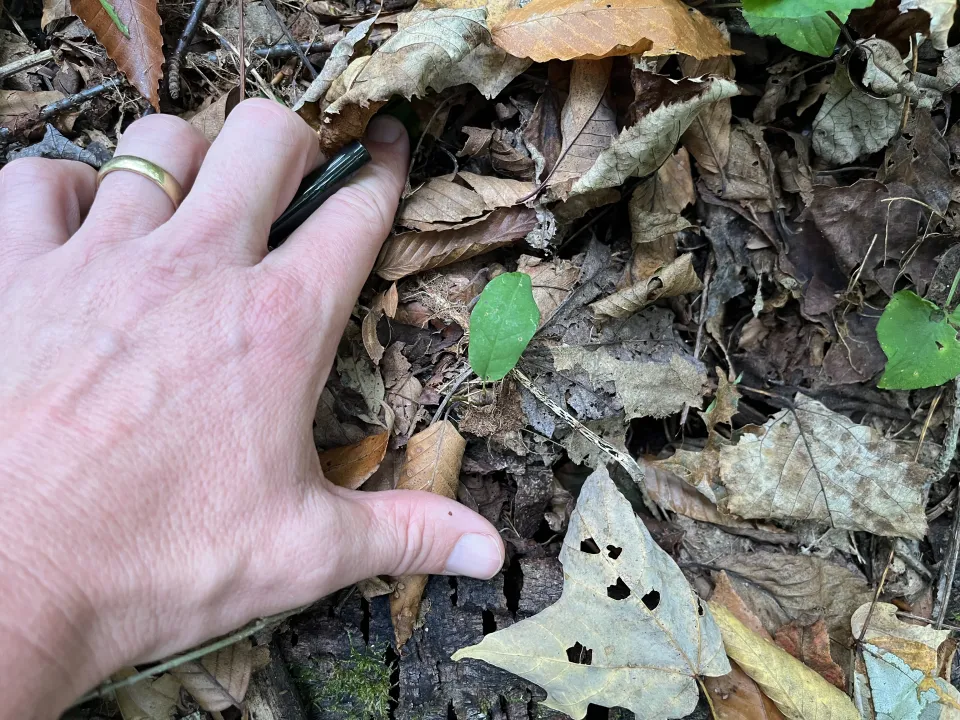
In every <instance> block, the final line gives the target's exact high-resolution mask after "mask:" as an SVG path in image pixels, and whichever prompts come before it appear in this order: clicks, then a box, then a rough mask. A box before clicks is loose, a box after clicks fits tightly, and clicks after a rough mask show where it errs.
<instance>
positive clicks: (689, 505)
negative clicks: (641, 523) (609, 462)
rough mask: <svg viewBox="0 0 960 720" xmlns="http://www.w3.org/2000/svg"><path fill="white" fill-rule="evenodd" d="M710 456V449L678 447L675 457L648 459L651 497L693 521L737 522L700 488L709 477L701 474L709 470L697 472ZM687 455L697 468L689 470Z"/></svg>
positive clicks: (657, 502)
mask: <svg viewBox="0 0 960 720" xmlns="http://www.w3.org/2000/svg"><path fill="white" fill-rule="evenodd" d="M678 455H679V456H680V457H679V458H678V457H677V456H678ZM714 455H715V454H714ZM691 456H692V457H691ZM708 457H710V454H709V452H708V451H707V450H704V451H703V452H698V453H695V452H691V451H689V450H678V451H677V452H676V454H675V455H674V456H673V457H670V458H667V459H666V460H652V461H647V462H645V463H644V470H645V471H646V487H647V492H648V493H650V499H651V500H653V501H654V502H655V503H656V504H657V505H659V506H660V507H662V508H663V509H664V510H669V511H670V512H675V513H677V514H678V515H683V516H684V517H688V518H693V519H694V520H700V521H702V522H708V523H713V524H714V525H729V524H731V523H733V522H735V521H736V519H735V518H732V517H730V516H729V515H724V514H723V513H721V512H720V511H719V510H718V509H717V504H716V502H715V501H714V500H711V499H710V498H709V497H707V496H706V495H704V494H703V493H701V492H699V491H698V490H697V487H698V486H700V485H703V484H706V483H704V480H706V478H704V477H702V475H703V474H707V473H702V474H701V473H699V472H697V471H698V470H699V469H700V468H701V467H702V466H703V461H704V460H706V459H707V458H708ZM688 458H689V459H691V460H693V461H694V463H697V465H695V466H694V468H693V470H694V471H693V472H689V473H688V472H687V470H688V468H687V466H686V465H685V464H684V461H685V460H687V459H688ZM707 487H709V485H707Z"/></svg>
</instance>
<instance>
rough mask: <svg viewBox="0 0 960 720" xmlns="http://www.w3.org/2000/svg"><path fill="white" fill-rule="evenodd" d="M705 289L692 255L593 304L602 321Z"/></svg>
mask: <svg viewBox="0 0 960 720" xmlns="http://www.w3.org/2000/svg"><path fill="white" fill-rule="evenodd" d="M702 287H703V284H702V283H701V282H700V278H698V277H697V273H696V272H694V270H693V255H692V254H690V253H688V254H686V255H681V256H680V257H678V258H677V259H676V260H674V261H673V262H671V263H670V264H669V265H667V266H666V267H665V268H662V269H661V270H659V271H658V272H657V274H656V275H654V276H652V277H649V278H646V279H644V280H641V281H639V282H636V283H634V284H633V285H631V286H630V287H628V288H625V289H623V290H620V291H618V292H615V293H614V294H613V295H608V296H607V297H605V298H603V299H601V300H597V301H596V302H594V303H591V304H590V309H591V310H593V312H594V314H595V315H596V316H597V317H598V318H601V319H612V318H624V317H629V316H630V315H632V314H633V313H635V312H637V311H638V310H640V309H642V308H644V307H646V306H647V305H649V304H650V303H652V302H654V301H655V300H658V299H660V298H663V297H676V296H678V295H686V294H687V293H691V292H696V291H697V290H700V289H701V288H702Z"/></svg>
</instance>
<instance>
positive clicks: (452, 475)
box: [390, 420, 467, 649]
mask: <svg viewBox="0 0 960 720" xmlns="http://www.w3.org/2000/svg"><path fill="white" fill-rule="evenodd" d="M466 447H467V441H466V440H464V439H463V436H461V435H460V433H459V432H457V428H456V427H454V425H453V423H451V422H450V421H449V420H441V421H439V422H435V423H434V424H433V425H431V426H430V427H428V428H427V429H426V430H421V431H420V432H418V433H417V434H416V435H413V436H412V437H411V438H410V440H408V441H407V452H406V459H405V460H404V464H403V468H402V469H401V470H400V479H399V481H398V482H397V489H398V490H421V491H424V492H432V493H436V494H437V495H443V496H444V497H447V498H450V499H451V500H453V499H455V498H456V497H457V487H458V486H459V484H460V463H461V461H462V460H463V451H464V450H465V449H466ZM426 585H427V576H426V575H405V576H403V577H401V578H400V579H399V580H398V581H397V587H396V589H395V590H394V592H393V593H392V594H391V595H390V617H391V618H392V619H393V631H394V634H395V635H396V640H397V648H398V649H399V648H401V647H403V645H404V644H405V643H406V642H407V640H409V639H410V637H411V636H412V635H413V626H414V623H415V622H416V620H417V616H418V614H419V612H420V600H421V598H422V597H423V590H424V588H425V587H426Z"/></svg>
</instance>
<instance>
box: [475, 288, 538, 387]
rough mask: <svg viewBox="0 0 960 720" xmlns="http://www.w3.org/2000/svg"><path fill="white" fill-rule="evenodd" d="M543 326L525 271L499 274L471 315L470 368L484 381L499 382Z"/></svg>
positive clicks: (481, 294) (484, 290) (482, 295)
mask: <svg viewBox="0 0 960 720" xmlns="http://www.w3.org/2000/svg"><path fill="white" fill-rule="evenodd" d="M539 326H540V310H539V309H538V308H537V303H536V301H535V300H534V299H533V283H532V281H531V279H530V276H529V275H527V274H526V273H522V272H513V273H504V274H503V275H498V276H497V277H495V278H494V279H493V280H491V281H490V282H489V283H487V286H486V287H485V288H484V289H483V292H481V293H480V299H479V300H478V301H477V304H476V306H475V307H474V308H473V312H471V313H470V346H469V348H468V354H469V359H470V367H472V368H473V371H474V372H475V373H476V374H477V375H478V376H479V377H480V379H481V380H500V379H502V378H503V377H504V376H505V375H506V374H507V373H508V372H510V371H511V370H513V368H514V367H515V366H516V364H517V361H518V360H519V359H520V356H521V355H522V354H523V351H524V350H525V349H526V348H527V345H528V344H529V343H530V340H531V339H532V338H533V336H534V334H535V333H536V332H537V328H538V327H539Z"/></svg>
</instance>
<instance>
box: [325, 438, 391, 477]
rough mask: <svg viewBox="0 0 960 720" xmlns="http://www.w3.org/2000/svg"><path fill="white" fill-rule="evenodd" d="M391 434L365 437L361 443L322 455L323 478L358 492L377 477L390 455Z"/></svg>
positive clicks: (338, 448)
mask: <svg viewBox="0 0 960 720" xmlns="http://www.w3.org/2000/svg"><path fill="white" fill-rule="evenodd" d="M389 440H390V432H389V431H385V432H382V433H377V434H376V435H370V436H368V437H365V438H364V439H363V440H361V441H360V442H356V443H353V444H352V445H345V446H343V447H337V448H333V449H331V450H324V451H323V452H321V453H320V469H321V470H323V476H324V477H325V478H326V479H327V480H329V481H330V482H332V483H333V484H334V485H339V486H340V487H344V488H348V489H350V490H356V489H357V488H359V487H360V486H361V485H363V483H364V482H365V481H366V480H368V479H369V478H370V476H371V475H373V474H374V473H375V472H376V471H377V468H379V467H380V463H381V462H383V456H384V455H386V454H387V444H388V442H389Z"/></svg>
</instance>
